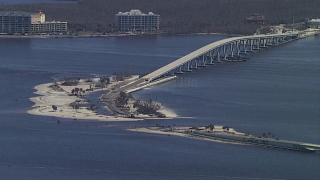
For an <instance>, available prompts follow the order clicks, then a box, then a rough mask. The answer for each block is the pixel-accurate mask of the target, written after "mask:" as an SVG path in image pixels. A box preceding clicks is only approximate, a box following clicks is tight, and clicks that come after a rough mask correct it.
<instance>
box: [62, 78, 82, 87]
mask: <svg viewBox="0 0 320 180" xmlns="http://www.w3.org/2000/svg"><path fill="white" fill-rule="evenodd" d="M79 81H80V78H65V79H64V82H63V83H62V85H64V86H76V85H78V84H79Z"/></svg>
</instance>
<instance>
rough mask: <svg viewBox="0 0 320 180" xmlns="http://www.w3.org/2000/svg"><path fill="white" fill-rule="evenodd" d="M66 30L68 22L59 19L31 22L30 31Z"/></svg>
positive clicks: (61, 31) (55, 31) (51, 31)
mask: <svg viewBox="0 0 320 180" xmlns="http://www.w3.org/2000/svg"><path fill="white" fill-rule="evenodd" d="M67 31H68V23H67V22H60V21H50V22H43V23H41V22H34V23H31V32H32V33H49V34H50V33H64V32H67Z"/></svg>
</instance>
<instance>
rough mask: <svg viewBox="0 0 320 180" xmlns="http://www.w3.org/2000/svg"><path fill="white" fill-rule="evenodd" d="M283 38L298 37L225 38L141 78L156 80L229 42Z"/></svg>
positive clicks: (277, 35)
mask: <svg viewBox="0 0 320 180" xmlns="http://www.w3.org/2000/svg"><path fill="white" fill-rule="evenodd" d="M283 36H298V34H272V35H256V36H241V37H232V38H227V39H223V40H220V41H216V42H214V43H211V44H208V45H206V46H204V47H202V48H200V49H198V50H196V51H193V52H192V53H190V54H188V55H186V56H183V57H181V58H179V59H178V60H176V61H174V62H172V63H170V64H168V65H166V66H163V67H162V68H159V69H157V70H155V71H153V72H151V73H150V74H147V75H146V76H144V77H143V78H144V79H145V80H146V81H151V80H153V79H154V78H157V77H159V76H161V75H163V74H165V73H167V72H169V71H171V70H172V69H175V68H177V67H179V66H181V65H183V64H185V63H187V62H188V61H190V60H193V59H195V58H197V57H199V56H201V55H203V54H205V53H207V52H209V51H211V50H212V49H215V48H217V47H220V46H223V45H225V44H229V43H231V42H235V41H239V40H247V39H257V38H268V37H283Z"/></svg>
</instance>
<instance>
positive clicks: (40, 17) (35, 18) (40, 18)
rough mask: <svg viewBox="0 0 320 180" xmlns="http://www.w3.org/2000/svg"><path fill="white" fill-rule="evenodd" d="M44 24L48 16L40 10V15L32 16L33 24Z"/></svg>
mask: <svg viewBox="0 0 320 180" xmlns="http://www.w3.org/2000/svg"><path fill="white" fill-rule="evenodd" d="M37 22H38V23H39V22H40V23H44V22H46V15H45V14H44V13H43V12H42V11H41V10H40V11H39V12H38V13H34V14H32V15H31V23H37Z"/></svg>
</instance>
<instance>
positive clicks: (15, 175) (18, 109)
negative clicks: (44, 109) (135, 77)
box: [0, 35, 320, 180]
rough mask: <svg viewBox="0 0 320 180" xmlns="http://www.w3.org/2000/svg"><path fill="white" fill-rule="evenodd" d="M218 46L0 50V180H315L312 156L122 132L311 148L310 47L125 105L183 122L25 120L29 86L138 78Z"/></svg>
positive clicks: (300, 45) (184, 43) (315, 120)
mask: <svg viewBox="0 0 320 180" xmlns="http://www.w3.org/2000/svg"><path fill="white" fill-rule="evenodd" d="M223 38H227V36H221V35H201V36H199V35H190V36H145V37H118V38H101V39H0V85H1V88H0V96H1V102H0V162H1V163H0V179H1V180H3V179H30V180H31V179H32V180H33V179H66V180H69V179H246V178H247V179H250V178H261V179H264V178H265V179H319V154H314V153H301V152H294V151H285V150H278V149H268V148H261V147H251V146H240V145H232V144H224V143H213V142H206V141H201V140H193V139H188V138H181V137H175V136H165V135H155V134H145V133H134V132H128V131H125V130H124V129H125V128H126V127H132V126H147V125H155V124H163V125H173V124H175V125H177V126H179V125H207V124H211V123H212V124H217V125H229V126H231V127H234V128H235V129H237V130H240V131H249V132H251V133H252V134H257V135H261V134H262V133H264V132H272V133H274V134H275V135H276V136H277V137H280V138H284V139H291V140H297V141H303V142H310V143H319V59H320V57H319V48H320V47H319V37H310V38H307V39H303V40H299V41H296V42H292V43H289V44H286V45H282V46H279V47H276V48H270V49H267V50H264V51H262V52H259V53H255V54H254V55H253V56H252V57H251V59H250V60H249V61H247V62H241V63H227V62H225V63H221V64H217V65H214V66H211V67H208V68H202V69H200V70H197V71H196V72H192V73H190V74H185V75H183V76H181V77H179V78H178V79H176V80H175V81H171V82H168V83H165V84H162V85H159V86H156V87H153V88H151V89H148V90H143V91H140V92H137V93H135V94H134V96H136V97H138V98H142V99H149V98H152V99H157V100H158V101H159V102H162V103H164V105H165V106H167V107H168V108H170V109H172V110H173V111H175V112H176V113H177V114H179V115H180V116H181V117H192V118H177V119H173V120H147V121H139V122H112V123H103V122H95V121H73V120H67V119H61V118H56V117H42V116H33V115H28V114H27V113H26V111H27V110H28V109H30V107H31V106H32V105H33V103H32V102H30V101H29V98H30V97H32V96H34V94H33V92H34V89H33V88H34V86H36V85H38V84H41V83H47V82H52V81H54V80H55V79H61V78H63V77H65V76H102V75H110V74H113V73H114V72H117V71H118V72H120V71H130V72H132V73H133V74H142V73H147V72H150V71H152V70H155V69H156V68H159V67H161V66H163V65H165V64H167V63H169V62H172V61H174V60H175V59H177V58H179V57H181V56H183V55H185V54H187V53H189V52H191V51H192V50H195V49H197V48H200V47H202V46H203V45H206V44H208V43H211V42H213V41H217V40H219V39H223ZM58 119H59V120H60V121H61V122H62V123H61V124H57V123H56V121H57V120H58ZM103 125H105V126H106V125H107V127H103Z"/></svg>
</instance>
